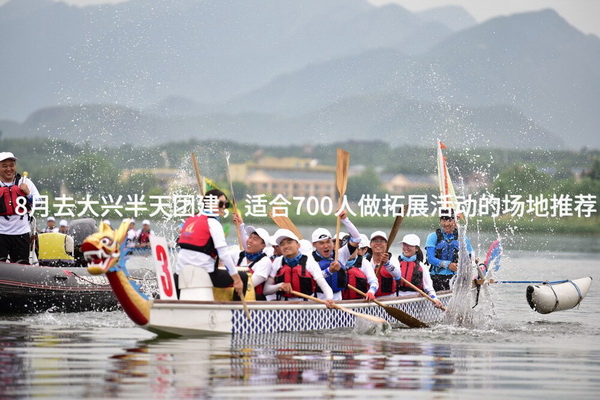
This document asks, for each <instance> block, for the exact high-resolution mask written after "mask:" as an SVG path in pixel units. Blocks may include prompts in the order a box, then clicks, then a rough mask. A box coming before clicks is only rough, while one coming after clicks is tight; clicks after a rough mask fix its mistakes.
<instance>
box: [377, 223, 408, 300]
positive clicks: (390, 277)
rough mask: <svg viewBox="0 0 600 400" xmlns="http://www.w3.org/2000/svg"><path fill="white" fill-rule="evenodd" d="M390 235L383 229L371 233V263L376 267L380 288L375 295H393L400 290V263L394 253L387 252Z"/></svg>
mask: <svg viewBox="0 0 600 400" xmlns="http://www.w3.org/2000/svg"><path fill="white" fill-rule="evenodd" d="M387 242H388V237H387V235H386V234H385V232H383V231H375V232H373V233H372V234H371V242H370V245H371V251H372V254H371V259H370V261H371V263H372V264H373V267H374V268H375V275H376V276H377V280H378V281H379V289H378V290H377V293H376V294H375V297H393V296H396V295H397V292H398V281H400V278H401V276H402V275H400V264H399V263H398V260H397V259H393V258H392V254H391V253H388V252H386V249H387Z"/></svg>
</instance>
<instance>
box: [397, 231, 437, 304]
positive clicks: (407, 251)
mask: <svg viewBox="0 0 600 400" xmlns="http://www.w3.org/2000/svg"><path fill="white" fill-rule="evenodd" d="M400 244H401V245H402V254H400V256H399V257H398V261H399V262H400V272H401V274H402V277H403V278H404V279H406V280H407V281H409V282H410V283H412V284H413V285H415V286H416V287H418V288H419V289H421V290H422V291H424V292H425V293H427V295H428V296H429V297H431V298H432V299H433V300H434V301H435V306H436V307H437V308H441V307H442V306H443V305H442V302H441V301H439V300H438V299H437V296H436V294H435V290H434V289H433V281H432V280H431V276H430V275H429V268H427V267H426V266H425V265H424V264H423V251H422V250H421V247H419V246H421V239H419V237H418V236H417V235H415V234H412V233H411V234H408V235H405V236H404V237H403V238H402V241H401V242H400ZM398 290H399V292H398V294H399V295H400V296H403V295H408V294H415V293H416V290H414V289H413V288H412V287H410V286H409V285H407V284H406V283H405V282H404V281H402V280H401V281H400V282H399V283H398Z"/></svg>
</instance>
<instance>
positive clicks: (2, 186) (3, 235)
mask: <svg viewBox="0 0 600 400" xmlns="http://www.w3.org/2000/svg"><path fill="white" fill-rule="evenodd" d="M39 196H40V194H39V192H38V190H37V188H36V187H35V185H34V184H33V182H32V181H31V179H29V178H26V177H21V175H19V174H18V173H17V157H15V156H14V154H13V153H11V152H7V151H5V152H2V153H0V260H6V259H7V258H10V261H11V262H13V263H21V264H28V263H29V252H30V243H31V233H32V232H31V226H30V224H29V220H30V216H29V211H30V210H31V207H32V204H33V201H34V200H35V199H36V198H38V197H39Z"/></svg>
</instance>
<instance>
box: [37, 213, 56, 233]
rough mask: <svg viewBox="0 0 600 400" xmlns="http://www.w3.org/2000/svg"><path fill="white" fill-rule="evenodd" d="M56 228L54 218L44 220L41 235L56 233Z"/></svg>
mask: <svg viewBox="0 0 600 400" xmlns="http://www.w3.org/2000/svg"><path fill="white" fill-rule="evenodd" d="M56 232H58V227H57V226H56V219H55V218H54V217H48V219H47V220H46V227H45V228H44V229H42V232H41V233H56Z"/></svg>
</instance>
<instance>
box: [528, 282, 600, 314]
mask: <svg viewBox="0 0 600 400" xmlns="http://www.w3.org/2000/svg"><path fill="white" fill-rule="evenodd" d="M591 284H592V278H591V277H587V278H581V279H575V280H572V281H566V282H563V283H555V284H541V285H531V286H528V287H527V294H526V295H527V302H528V303H529V306H530V307H531V308H532V309H534V310H535V311H537V312H539V313H540V314H549V313H551V312H554V311H562V310H569V309H571V308H573V307H575V306H577V305H579V303H581V300H583V298H584V297H585V296H586V295H587V293H588V291H589V290H590V286H591Z"/></svg>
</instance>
